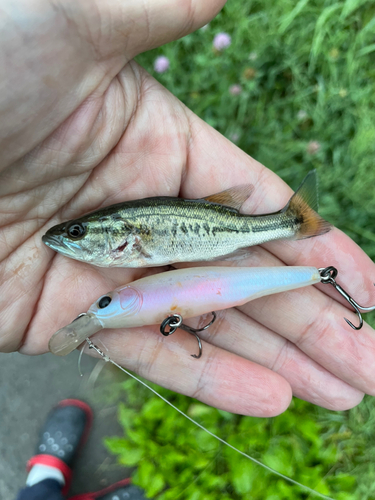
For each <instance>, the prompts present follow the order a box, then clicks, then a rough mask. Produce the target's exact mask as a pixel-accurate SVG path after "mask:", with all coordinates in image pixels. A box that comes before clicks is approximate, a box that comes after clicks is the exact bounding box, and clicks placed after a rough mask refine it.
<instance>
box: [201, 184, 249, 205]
mask: <svg viewBox="0 0 375 500" xmlns="http://www.w3.org/2000/svg"><path fill="white" fill-rule="evenodd" d="M253 189H254V186H253V185H252V184H241V185H239V186H234V187H231V188H229V189H226V190H225V191H221V192H220V193H216V194H211V195H210V196H205V197H204V198H203V199H204V200H206V201H209V202H211V203H219V204H220V205H225V206H226V207H232V208H235V209H236V210H239V209H240V208H241V207H242V205H243V204H244V202H245V201H246V200H247V199H248V198H249V196H250V195H251V193H252V191H253Z"/></svg>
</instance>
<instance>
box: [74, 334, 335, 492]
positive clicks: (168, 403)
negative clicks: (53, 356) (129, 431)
mask: <svg viewBox="0 0 375 500" xmlns="http://www.w3.org/2000/svg"><path fill="white" fill-rule="evenodd" d="M86 342H87V344H88V345H89V348H90V349H94V350H95V351H96V352H97V353H98V354H100V356H101V357H102V358H103V359H104V361H109V362H110V363H112V364H113V365H114V366H116V367H117V368H119V369H120V370H121V371H123V372H124V373H126V375H128V376H129V377H131V378H132V379H134V380H136V381H137V382H139V383H140V384H142V385H143V386H144V387H146V388H147V389H148V390H149V391H151V392H152V393H153V394H155V395H156V396H158V398H160V399H161V400H162V401H164V403H167V405H169V406H170V407H171V408H173V409H174V410H176V411H177V412H178V413H180V415H182V416H183V417H185V418H187V419H188V420H189V421H190V422H192V423H193V424H194V425H196V426H197V427H199V428H200V429H202V430H203V431H205V432H207V434H209V435H210V436H211V437H213V438H215V439H217V440H218V441H220V443H222V444H224V445H225V446H228V448H231V449H232V450H234V451H236V452H237V453H239V454H240V455H242V456H243V457H245V458H247V459H248V460H250V461H251V462H253V463H255V464H257V465H259V466H260V467H263V468H264V469H266V470H268V471H269V472H271V473H272V474H275V475H276V476H278V477H281V478H282V479H284V480H285V481H288V482H289V483H291V484H293V485H295V486H298V487H299V488H301V489H302V490H304V491H305V492H307V493H310V494H311V495H314V496H316V497H319V498H325V499H326V500H334V499H333V498H332V497H328V496H327V495H323V493H319V492H318V491H316V490H313V489H312V488H309V487H308V486H305V485H304V484H302V483H299V482H298V481H295V480H294V479H292V478H290V477H288V476H285V475H284V474H282V473H281V472H278V471H277V470H275V469H272V467H269V466H268V465H266V464H264V463H262V462H260V461H259V460H257V459H256V458H254V457H252V456H250V455H247V453H245V452H243V451H241V450H239V449H238V448H236V447H235V446H233V445H231V444H229V443H227V441H224V439H222V438H221V437H219V436H217V435H216V434H214V433H213V432H211V431H209V430H208V429H206V427H203V425H201V424H199V423H198V422H197V421H195V420H194V419H193V418H191V417H189V415H187V414H186V413H184V412H183V411H182V410H180V409H179V408H177V406H174V404H173V403H171V402H170V401H168V399H166V398H165V397H163V396H162V395H161V394H159V393H158V392H157V391H156V390H155V389H153V388H152V387H150V386H149V385H148V384H146V382H143V380H141V379H139V378H138V377H136V376H135V375H133V374H132V373H131V372H128V371H127V370H126V369H125V368H123V367H122V366H120V365H119V364H117V363H116V362H115V361H113V360H112V359H111V358H110V357H108V356H107V355H106V354H105V353H104V352H103V351H102V350H101V349H99V348H98V347H97V346H96V345H95V344H93V343H92V342H91V340H90V339H88V338H87V339H86ZM82 351H83V350H82ZM82 351H81V353H82Z"/></svg>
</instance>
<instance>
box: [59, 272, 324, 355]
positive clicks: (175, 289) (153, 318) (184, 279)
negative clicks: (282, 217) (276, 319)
mask: <svg viewBox="0 0 375 500" xmlns="http://www.w3.org/2000/svg"><path fill="white" fill-rule="evenodd" d="M320 281H321V276H320V273H319V270H318V269H316V268H315V267H303V266H300V267H298V266H296V267H286V266H283V267H258V268H256V267H253V268H251V267H244V268H233V267H196V268H187V269H176V270H174V271H167V272H165V273H159V274H154V275H152V276H147V277H145V278H141V279H139V280H137V281H134V282H133V283H129V284H128V285H126V286H122V287H120V288H116V290H114V291H112V292H109V293H106V294H105V295H103V296H101V297H100V298H99V299H98V300H96V301H95V302H94V304H92V306H91V307H90V308H89V310H88V312H87V313H85V314H83V315H81V316H80V317H78V318H77V319H76V320H74V321H73V322H72V323H70V325H67V326H65V327H63V328H61V329H60V330H59V331H58V332H56V333H55V334H54V335H53V336H52V337H51V339H50V341H49V349H50V351H51V352H52V353H53V354H57V355H59V356H65V355H66V354H69V353H70V352H71V351H73V349H75V348H76V347H78V346H79V345H80V344H81V343H82V342H83V341H84V340H85V339H86V338H87V337H90V336H91V335H93V334H94V333H96V332H98V331H99V330H101V329H103V328H131V327H136V326H146V325H155V324H159V325H160V324H161V323H162V321H163V320H164V319H165V318H166V317H168V316H172V315H174V314H179V315H181V316H182V317H183V318H192V317H195V316H200V315H202V314H205V313H207V312H210V311H218V310H221V309H227V308H230V307H235V306H239V305H242V304H245V303H246V302H248V301H250V300H253V299H256V298H258V297H263V296H264V295H271V294H273V293H279V292H284V291H286V290H293V289H296V288H301V287H304V286H308V285H314V284H315V283H319V282H320Z"/></svg>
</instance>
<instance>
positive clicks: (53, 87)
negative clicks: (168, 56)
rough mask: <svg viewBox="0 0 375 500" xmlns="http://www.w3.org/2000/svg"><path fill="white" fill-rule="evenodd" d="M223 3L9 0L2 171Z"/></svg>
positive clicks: (5, 6)
mask: <svg viewBox="0 0 375 500" xmlns="http://www.w3.org/2000/svg"><path fill="white" fill-rule="evenodd" d="M224 3H225V1H224V0H207V1H205V2H199V1H197V0H157V1H156V0H154V1H149V2H139V1H137V0H133V1H131V2H129V1H127V2H123V1H121V0H112V1H110V2H107V1H97V2H94V3H93V2H91V1H82V2H76V1H75V0H71V1H69V0H68V1H64V2H58V3H56V2H50V1H48V0H39V1H38V2H32V3H30V2H26V1H24V2H22V8H21V6H19V8H18V9H14V8H13V7H12V5H11V3H9V2H4V1H3V2H2V3H1V9H0V22H1V25H2V26H3V28H4V29H3V30H2V32H1V42H2V46H5V47H6V48H7V50H5V51H3V52H2V57H3V61H2V63H1V61H0V79H1V81H2V82H3V83H4V85H3V87H2V93H1V98H0V112H1V115H2V121H1V123H0V138H3V139H2V140H0V150H1V161H0V170H2V169H3V168H5V167H6V166H8V165H10V164H11V163H12V162H13V161H15V160H16V159H18V158H20V157H21V156H23V155H24V154H25V153H26V152H29V151H30V150H31V149H32V148H33V147H35V146H36V145H37V144H38V143H39V142H40V141H42V140H43V139H45V138H46V137H47V136H48V135H49V134H50V133H51V132H52V131H53V130H55V129H56V128H57V127H58V126H59V125H60V124H61V123H62V122H63V121H64V120H65V119H66V118H67V117H68V116H69V115H70V114H71V113H72V112H73V111H74V110H75V109H77V107H78V106H79V105H80V104H81V103H82V102H83V101H84V100H85V99H86V98H87V97H88V96H90V95H93V97H95V95H94V94H95V93H97V94H100V95H101V94H102V93H103V92H104V90H105V89H106V88H107V87H108V85H109V83H110V82H111V80H112V79H113V78H114V77H115V76H116V75H117V74H118V72H119V71H120V70H121V68H123V67H124V66H125V64H126V63H127V62H128V61H129V60H130V59H132V58H133V57H134V56H135V55H136V54H138V53H140V52H142V51H145V50H148V49H150V48H152V47H156V46H158V45H161V44H163V43H166V42H168V41H171V40H174V39H176V38H180V37H181V36H184V35H185V34H187V33H189V32H191V31H194V30H195V29H197V28H199V27H200V26H203V25H204V24H206V23H207V22H208V21H209V20H210V19H211V18H212V17H214V16H215V15H216V14H217V13H218V12H219V10H220V9H221V8H222V6H223V5H224ZM25 19H26V20H27V19H29V20H30V22H29V23H27V22H25ZM25 40H28V43H27V44H26V43H25ZM45 40H49V43H45ZM14 60H17V61H18V64H17V65H15V64H13V61H14ZM51 61H52V62H54V61H58V64H56V63H52V64H51ZM1 71H2V72H1ZM36 125H37V126H36Z"/></svg>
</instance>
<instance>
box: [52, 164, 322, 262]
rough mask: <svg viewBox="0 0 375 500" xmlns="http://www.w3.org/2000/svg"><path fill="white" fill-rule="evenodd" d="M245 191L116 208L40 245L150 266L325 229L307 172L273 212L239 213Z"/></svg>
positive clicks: (89, 258) (67, 225) (87, 258)
mask: <svg viewBox="0 0 375 500" xmlns="http://www.w3.org/2000/svg"><path fill="white" fill-rule="evenodd" d="M251 190H252V186H249V185H247V186H237V187H234V188H231V189H228V190H226V191H223V192H221V193H219V194H216V195H212V196H208V197H207V198H203V199H197V200H187V199H182V198H172V197H155V198H146V199H142V200H135V201H127V202H123V203H118V204H116V205H112V206H109V207H107V208H103V209H100V210H97V211H95V212H92V213H90V214H88V215H85V216H83V217H81V218H79V219H75V220H71V221H68V222H64V223H62V224H58V225H57V226H54V227H52V228H51V229H49V230H48V231H47V233H46V234H45V235H44V236H43V238H42V239H43V242H44V243H45V244H46V245H48V246H49V247H50V248H52V249H53V250H56V251H57V252H59V253H61V254H62V255H65V256H67V257H70V258H72V259H76V260H79V261H83V262H87V263H90V264H93V265H96V266H99V267H151V266H163V265H166V264H172V263H176V262H197V261H208V260H216V259H218V258H220V257H224V256H228V255H230V254H233V253H235V252H236V251H238V250H239V249H242V248H246V247H249V246H252V245H259V244H261V243H265V242H267V241H272V240H279V239H297V240H298V239H303V238H310V237H312V236H317V235H320V234H324V233H326V232H327V231H329V230H330V228H331V225H330V224H329V223H328V222H326V221H325V220H324V219H322V218H321V217H320V216H319V215H318V214H317V212H316V210H317V209H318V198H317V181H316V174H315V171H312V172H310V173H309V174H308V175H307V176H306V178H305V180H304V181H303V183H302V184H301V186H300V187H299V189H298V190H297V191H296V192H295V194H294V195H293V196H292V197H291V199H290V200H289V202H288V204H287V205H286V206H285V207H284V208H283V209H282V210H280V211H279V212H276V213H272V214H266V215H256V216H254V215H253V216H251V215H245V214H242V213H240V211H239V209H240V207H241V206H242V204H243V203H244V201H245V200H246V199H247V198H248V197H249V195H250V193H251Z"/></svg>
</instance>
